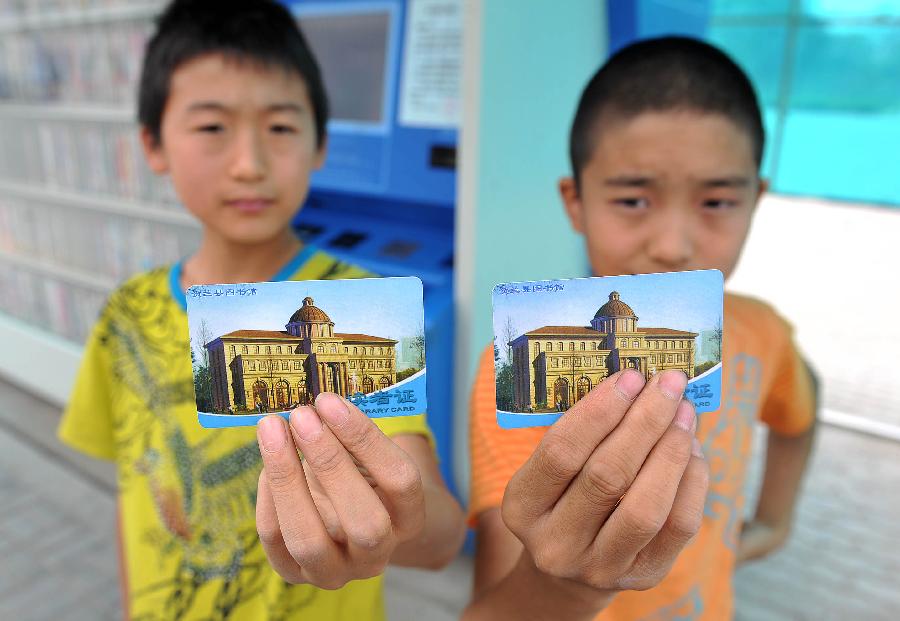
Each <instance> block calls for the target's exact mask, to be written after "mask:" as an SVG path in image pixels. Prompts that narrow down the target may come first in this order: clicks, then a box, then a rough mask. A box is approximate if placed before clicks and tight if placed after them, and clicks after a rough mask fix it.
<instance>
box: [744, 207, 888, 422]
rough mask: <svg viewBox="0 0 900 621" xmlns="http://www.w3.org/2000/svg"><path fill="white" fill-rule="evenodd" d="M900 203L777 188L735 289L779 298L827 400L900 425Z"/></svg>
mask: <svg viewBox="0 0 900 621" xmlns="http://www.w3.org/2000/svg"><path fill="white" fill-rule="evenodd" d="M898 240H900V209H897V208H893V209H892V208H888V207H873V206H870V205H851V204H846V203H835V202H828V201H822V200H816V199H806V198H796V197H785V196H767V197H765V198H764V199H763V201H762V202H761V203H760V206H759V208H758V210H757V213H756V216H755V217H754V221H753V229H752V230H751V232H750V237H749V239H748V240H747V245H746V247H745V249H744V254H743V257H742V258H741V262H740V263H739V264H738V267H737V269H736V270H735V273H734V274H733V275H732V277H731V279H730V280H729V282H728V287H729V288H730V289H732V290H734V291H739V292H742V293H748V294H751V295H755V296H757V297H761V298H763V299H764V300H767V301H768V302H770V303H772V304H773V305H774V306H775V307H776V308H777V309H778V310H779V311H780V312H781V313H782V314H783V315H784V316H785V317H786V318H787V319H788V320H789V321H790V322H791V323H792V324H793V325H794V326H795V328H796V336H797V341H798V342H799V345H800V347H801V348H802V349H803V351H804V353H805V354H806V356H807V358H808V359H809V361H810V362H811V364H812V365H813V367H814V368H816V369H817V371H818V372H819V375H820V376H821V377H822V379H823V382H822V386H823V391H824V398H823V406H824V407H825V408H830V409H833V410H836V411H839V412H842V413H847V414H852V415H858V416H863V417H867V418H870V419H872V420H875V421H878V422H882V423H888V424H892V425H896V426H898V427H900V372H898V370H897V368H898V367H897V363H896V344H897V343H900V320H898V317H900V285H898V283H900V276H898V267H900V260H898V258H897V257H898V255H897V243H898Z"/></svg>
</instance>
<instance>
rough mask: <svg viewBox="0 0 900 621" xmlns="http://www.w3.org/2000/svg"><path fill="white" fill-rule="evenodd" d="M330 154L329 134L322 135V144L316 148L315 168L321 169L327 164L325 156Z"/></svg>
mask: <svg viewBox="0 0 900 621" xmlns="http://www.w3.org/2000/svg"><path fill="white" fill-rule="evenodd" d="M327 156H328V136H327V135H325V136H322V144H321V145H319V148H318V149H316V159H315V160H314V161H313V170H319V169H320V168H322V166H324V165H325V158H326V157H327Z"/></svg>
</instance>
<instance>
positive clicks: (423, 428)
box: [374, 414, 435, 449]
mask: <svg viewBox="0 0 900 621" xmlns="http://www.w3.org/2000/svg"><path fill="white" fill-rule="evenodd" d="M374 421H375V424H376V425H378V428H379V429H381V431H383V432H384V435H386V436H388V437H393V436H399V435H402V434H407V433H410V434H417V435H420V436H425V438H426V439H427V440H428V443H429V444H430V445H431V448H432V449H434V448H435V443H434V436H433V435H432V433H431V428H430V427H429V426H428V421H427V420H426V418H425V414H415V415H413V416H394V417H392V418H376V419H374Z"/></svg>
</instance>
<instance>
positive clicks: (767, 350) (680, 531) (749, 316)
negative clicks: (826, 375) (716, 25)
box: [464, 37, 816, 620]
mask: <svg viewBox="0 0 900 621" xmlns="http://www.w3.org/2000/svg"><path fill="white" fill-rule="evenodd" d="M763 141H764V133H763V126H762V119H761V115H760V111H759V106H758V103H757V100H756V96H755V94H754V91H753V87H752V85H751V83H750V82H749V80H748V79H747V77H746V75H744V73H743V72H742V71H741V70H740V68H738V67H737V65H735V64H734V62H733V61H731V59H729V58H728V57H727V56H726V55H725V54H723V53H722V52H720V51H719V50H717V49H716V48H713V47H711V46H709V45H707V44H704V43H701V42H699V41H695V40H692V39H686V38H680V37H669V38H662V39H656V40H648V41H643V42H640V43H636V44H634V45H631V46H629V47H627V48H625V49H623V50H622V51H620V52H618V53H617V54H615V55H614V56H613V57H612V58H610V59H609V61H608V62H607V63H606V64H605V65H604V66H603V67H602V68H601V69H600V70H599V71H598V73H597V74H596V75H595V76H594V77H593V79H592V80H591V81H590V82H589V83H588V85H587V87H586V88H585V90H584V92H583V94H582V97H581V101H580V103H579V106H578V111H577V113H576V116H575V120H574V123H573V126H572V130H571V135H570V156H571V163H572V173H573V177H571V178H565V179H563V180H561V181H560V184H559V189H560V194H561V196H562V200H563V203H564V205H565V209H566V213H567V214H568V216H569V219H570V221H571V224H572V226H573V227H574V228H575V230H577V231H578V232H579V233H581V234H582V235H584V237H585V242H586V248H587V254H588V258H589V260H590V263H591V267H592V270H593V272H594V274H595V275H598V276H605V275H618V274H639V273H652V272H670V271H682V270H695V269H710V268H715V269H718V270H720V271H721V272H722V273H723V274H724V275H725V277H726V278H727V277H728V276H729V275H730V274H731V272H732V271H733V270H734V267H735V265H736V263H737V261H738V257H739V255H740V251H741V248H742V247H743V244H744V241H745V239H746V237H747V233H748V231H749V228H750V222H751V219H752V216H753V212H754V210H755V207H756V204H757V202H758V200H759V198H760V196H761V195H762V193H763V192H764V191H765V189H766V182H765V181H764V180H762V179H760V178H759V167H760V163H761V160H762V152H763ZM724 329H725V334H724V351H723V352H722V362H723V372H724V374H723V384H722V388H723V398H722V406H721V408H720V409H719V411H717V412H710V413H707V414H704V415H703V416H702V417H700V418H699V419H698V418H697V417H695V415H694V412H693V408H692V406H690V404H689V402H688V401H687V400H685V399H683V397H682V394H683V390H684V387H685V383H686V381H687V379H686V378H685V377H684V375H683V374H682V373H680V372H677V371H674V372H673V371H666V372H663V373H660V374H658V375H656V376H654V377H652V378H650V379H649V380H647V381H646V383H645V380H644V378H643V376H641V375H640V374H639V373H637V372H635V371H623V372H620V373H617V374H615V375H612V376H610V377H609V378H608V379H607V380H605V381H603V382H601V383H600V384H599V385H598V386H597V387H596V388H595V389H594V390H593V391H592V392H591V393H590V394H589V395H588V396H587V397H585V398H584V399H582V400H581V401H579V402H578V403H576V404H575V405H574V406H573V407H572V408H571V409H570V410H569V411H568V412H567V413H566V415H565V416H563V418H562V419H560V421H559V422H558V423H556V425H554V426H553V427H551V428H549V429H547V428H531V429H517V430H504V429H500V428H499V427H498V426H497V423H496V420H495V416H496V403H495V396H494V394H495V383H494V367H493V356H492V351H491V350H488V351H486V352H485V354H484V356H483V357H482V361H481V366H480V369H479V373H478V377H477V380H476V385H475V388H474V393H473V399H472V417H471V423H470V438H471V454H472V460H473V463H472V490H471V506H470V521H471V523H472V524H473V525H474V526H475V527H476V528H477V534H478V547H477V556H476V575H475V590H474V599H473V602H472V604H471V605H470V606H469V608H468V609H467V610H466V613H465V615H464V618H466V619H480V618H486V619H487V618H490V619H498V618H517V619H518V618H553V619H563V618H565V619H592V618H596V619H603V620H626V619H669V618H679V619H715V620H720V619H727V618H730V617H731V616H732V614H733V595H732V585H731V578H732V574H733V571H734V568H735V566H736V565H737V564H739V563H741V562H743V561H746V560H749V559H754V558H759V557H762V556H764V555H766V554H768V553H769V552H771V551H773V550H775V549H777V548H778V547H779V546H781V545H782V544H783V543H784V542H785V540H786V539H787V536H788V533H789V530H790V525H791V517H792V514H793V508H794V503H795V500H796V497H797V494H798V490H799V486H800V481H801V478H802V475H803V472H804V470H805V467H806V463H807V461H808V458H809V454H810V451H811V446H812V438H813V431H814V426H815V407H816V399H815V396H816V395H815V379H814V377H813V376H812V374H811V373H810V371H809V370H808V369H807V367H806V365H805V364H804V363H803V361H802V360H801V358H800V356H799V354H798V353H797V351H796V349H795V347H794V344H793V341H792V336H791V329H790V327H789V326H788V325H787V324H786V323H785V322H784V321H783V320H782V319H781V318H780V317H779V316H778V315H777V314H776V313H775V311H773V310H772V309H771V308H770V307H769V306H767V305H766V304H765V303H763V302H760V301H758V300H753V299H749V298H746V297H741V296H737V295H733V294H726V296H725V322H724ZM756 420H761V421H763V422H764V423H765V424H767V425H768V427H769V439H768V453H767V459H766V470H765V475H764V477H763V484H762V490H761V494H760V498H759V503H758V505H757V507H756V511H755V514H754V517H753V518H752V519H751V520H750V521H749V522H748V523H746V524H742V519H743V513H744V511H743V510H744V501H743V495H742V489H743V484H744V478H745V471H746V464H747V461H748V458H749V452H750V442H751V438H752V433H753V423H754V422H755V421H756ZM694 434H696V439H695V438H694V437H692V436H694ZM698 440H699V442H698ZM692 441H693V450H691V443H692ZM698 444H702V448H701V447H700V446H699V445H698ZM704 454H705V455H706V457H705V458H704V457H703V455H704ZM707 463H708V468H709V470H708V475H709V478H708V490H707ZM707 491H708V493H707ZM638 591H643V592H638Z"/></svg>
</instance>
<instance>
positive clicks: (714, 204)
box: [703, 198, 737, 209]
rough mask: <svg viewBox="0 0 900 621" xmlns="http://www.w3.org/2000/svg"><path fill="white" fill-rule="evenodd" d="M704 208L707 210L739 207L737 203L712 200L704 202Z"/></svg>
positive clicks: (725, 200)
mask: <svg viewBox="0 0 900 621" xmlns="http://www.w3.org/2000/svg"><path fill="white" fill-rule="evenodd" d="M703 206H704V207H705V208H706V209H729V208H731V207H735V206H737V201H732V200H728V199H724V198H712V199H709V200H705V201H703Z"/></svg>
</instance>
